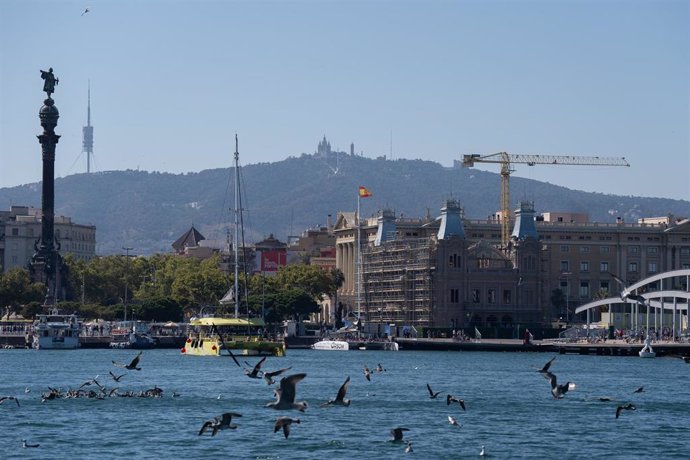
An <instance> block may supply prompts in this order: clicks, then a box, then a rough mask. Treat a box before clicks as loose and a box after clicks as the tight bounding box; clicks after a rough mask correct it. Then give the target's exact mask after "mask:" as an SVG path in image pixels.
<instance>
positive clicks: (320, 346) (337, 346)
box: [311, 340, 350, 351]
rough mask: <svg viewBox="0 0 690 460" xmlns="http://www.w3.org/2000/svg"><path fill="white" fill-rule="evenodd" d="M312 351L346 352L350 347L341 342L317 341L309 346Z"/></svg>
mask: <svg viewBox="0 0 690 460" xmlns="http://www.w3.org/2000/svg"><path fill="white" fill-rule="evenodd" d="M311 347H312V348H313V349H314V350H330V351H347V350H349V349H350V345H349V344H348V343H347V342H345V341H343V340H319V341H318V342H316V343H315V344H313V345H312V346H311Z"/></svg>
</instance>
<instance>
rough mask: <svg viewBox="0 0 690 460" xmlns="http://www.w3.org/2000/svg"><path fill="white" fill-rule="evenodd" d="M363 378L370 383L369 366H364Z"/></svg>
mask: <svg viewBox="0 0 690 460" xmlns="http://www.w3.org/2000/svg"><path fill="white" fill-rule="evenodd" d="M364 377H366V378H367V380H368V381H370V382H371V371H370V370H369V366H367V365H364Z"/></svg>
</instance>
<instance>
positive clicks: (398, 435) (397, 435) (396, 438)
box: [391, 427, 410, 442]
mask: <svg viewBox="0 0 690 460" xmlns="http://www.w3.org/2000/svg"><path fill="white" fill-rule="evenodd" d="M403 431H410V429H409V428H403V427H398V428H393V429H392V430H391V436H393V439H391V442H402V440H403Z"/></svg>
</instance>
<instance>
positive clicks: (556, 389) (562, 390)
mask: <svg viewBox="0 0 690 460" xmlns="http://www.w3.org/2000/svg"><path fill="white" fill-rule="evenodd" d="M545 377H546V378H548V379H549V383H550V384H551V394H552V395H553V397H554V399H563V397H564V396H565V394H566V393H567V392H568V391H569V390H574V389H575V384H574V383H572V382H565V383H564V384H563V385H559V384H558V381H557V380H556V374H552V373H551V372H546V373H545Z"/></svg>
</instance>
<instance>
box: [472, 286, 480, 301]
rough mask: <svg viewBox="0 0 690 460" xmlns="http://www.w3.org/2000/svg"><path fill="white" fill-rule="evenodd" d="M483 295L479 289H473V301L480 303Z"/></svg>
mask: <svg viewBox="0 0 690 460" xmlns="http://www.w3.org/2000/svg"><path fill="white" fill-rule="evenodd" d="M480 302H481V297H480V295H479V289H472V303H480Z"/></svg>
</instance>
